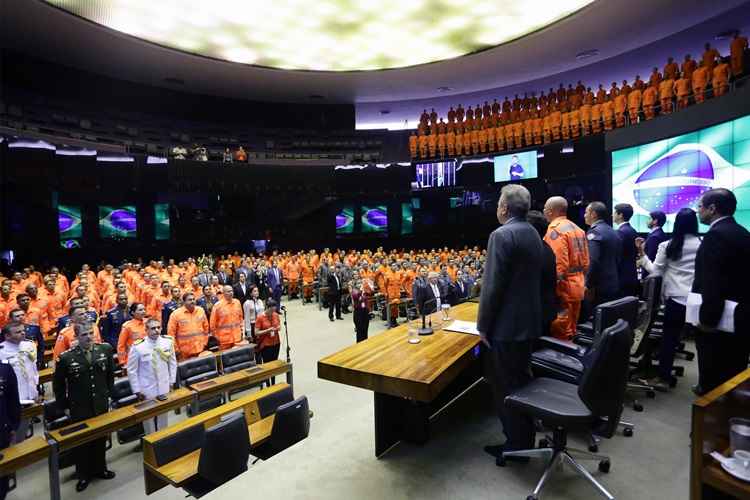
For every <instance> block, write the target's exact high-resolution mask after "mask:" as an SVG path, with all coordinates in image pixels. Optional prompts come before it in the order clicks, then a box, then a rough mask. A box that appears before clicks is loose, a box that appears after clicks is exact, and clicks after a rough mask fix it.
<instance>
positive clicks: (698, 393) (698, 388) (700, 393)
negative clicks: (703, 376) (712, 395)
mask: <svg viewBox="0 0 750 500" xmlns="http://www.w3.org/2000/svg"><path fill="white" fill-rule="evenodd" d="M692 389H693V394H695V395H696V396H698V397H700V396H703V395H704V394H705V391H704V390H703V387H701V386H700V384H695V385H694V386H693V387H692Z"/></svg>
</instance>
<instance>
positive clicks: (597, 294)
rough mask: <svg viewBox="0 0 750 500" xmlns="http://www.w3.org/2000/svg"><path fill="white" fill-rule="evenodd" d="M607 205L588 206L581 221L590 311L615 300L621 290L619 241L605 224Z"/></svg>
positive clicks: (596, 203)
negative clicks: (586, 252)
mask: <svg viewBox="0 0 750 500" xmlns="http://www.w3.org/2000/svg"><path fill="white" fill-rule="evenodd" d="M606 217H607V206H606V205H605V204H604V203H602V202H600V201H593V202H591V203H589V204H588V206H587V207H586V210H585V212H584V213H583V219H584V221H585V222H586V224H587V225H588V226H589V230H588V232H587V233H586V239H587V240H588V241H589V270H588V272H587V273H586V295H587V299H588V302H589V304H588V305H589V311H587V312H591V311H593V309H594V307H596V306H598V305H599V304H601V303H603V302H609V301H610V300H614V299H616V298H617V295H618V293H619V290H620V286H619V281H618V277H617V274H618V273H617V269H618V264H619V262H620V258H621V254H622V242H621V241H620V238H619V237H618V236H617V232H616V231H615V230H614V229H612V226H610V225H609V224H607V223H606V221H605V219H606Z"/></svg>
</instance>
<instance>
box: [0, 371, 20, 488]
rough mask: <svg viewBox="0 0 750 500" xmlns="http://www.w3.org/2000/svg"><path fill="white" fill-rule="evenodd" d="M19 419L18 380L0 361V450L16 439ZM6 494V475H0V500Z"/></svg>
mask: <svg viewBox="0 0 750 500" xmlns="http://www.w3.org/2000/svg"><path fill="white" fill-rule="evenodd" d="M20 421H21V405H20V403H19V399H18V380H17V379H16V374H15V372H14V371H13V368H12V367H11V366H10V365H9V364H6V363H0V451H2V450H4V449H5V448H7V447H8V446H10V445H11V444H12V443H13V442H15V440H16V431H17V429H18V425H19V422H20ZM7 494H8V476H2V477H0V500H5V495H7Z"/></svg>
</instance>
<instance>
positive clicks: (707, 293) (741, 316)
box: [693, 189, 750, 393]
mask: <svg viewBox="0 0 750 500" xmlns="http://www.w3.org/2000/svg"><path fill="white" fill-rule="evenodd" d="M736 209H737V198H736V197H735V196H734V193H732V192H731V191H729V190H728V189H712V190H710V191H706V192H705V193H704V194H703V197H702V198H701V201H700V204H699V205H698V217H699V218H700V221H701V223H703V224H706V225H709V226H710V229H709V230H708V232H707V233H706V235H705V236H704V237H703V242H702V243H701V246H700V247H699V248H698V254H697V255H696V257H695V279H694V281H693V292H695V293H700V294H701V296H702V299H703V300H702V304H701V308H700V323H701V324H700V327H699V328H698V332H697V333H696V336H695V344H696V348H697V351H698V374H699V375H698V379H699V387H698V388H697V390H696V392H701V393H705V392H708V391H710V390H712V389H714V388H715V387H717V386H718V385H720V384H722V383H724V382H726V381H727V380H729V379H730V378H732V377H734V376H735V375H737V374H738V373H740V372H741V371H743V370H744V369H745V368H747V363H748V354H749V353H750V337H749V335H748V334H749V333H750V331H749V330H750V324H749V320H750V314H748V308H750V286H749V284H750V266H748V265H747V256H748V255H750V233H749V232H748V231H747V230H746V229H745V228H744V227H742V226H740V225H739V224H737V222H736V221H735V220H734V217H733V215H734V212H735V210H736ZM727 300H730V301H733V302H737V307H736V309H735V310H734V333H729V332H723V331H719V330H716V326H717V325H718V323H719V320H720V319H721V315H722V313H723V312H724V302H725V301H727Z"/></svg>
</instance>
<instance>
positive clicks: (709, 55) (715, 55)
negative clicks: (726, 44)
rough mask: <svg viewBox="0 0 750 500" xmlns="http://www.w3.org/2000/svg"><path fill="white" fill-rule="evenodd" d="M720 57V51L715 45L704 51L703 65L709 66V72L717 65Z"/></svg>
mask: <svg viewBox="0 0 750 500" xmlns="http://www.w3.org/2000/svg"><path fill="white" fill-rule="evenodd" d="M719 58H721V54H719V51H718V50H716V49H715V48H713V47H711V48H709V49H707V50H706V51H705V52H703V60H702V61H701V62H703V65H704V66H705V67H706V68H708V73H709V74H711V72H712V71H713V69H714V66H716V60H717V59H719Z"/></svg>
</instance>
